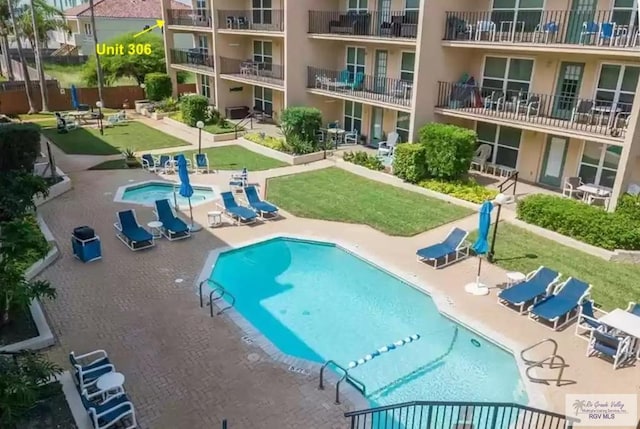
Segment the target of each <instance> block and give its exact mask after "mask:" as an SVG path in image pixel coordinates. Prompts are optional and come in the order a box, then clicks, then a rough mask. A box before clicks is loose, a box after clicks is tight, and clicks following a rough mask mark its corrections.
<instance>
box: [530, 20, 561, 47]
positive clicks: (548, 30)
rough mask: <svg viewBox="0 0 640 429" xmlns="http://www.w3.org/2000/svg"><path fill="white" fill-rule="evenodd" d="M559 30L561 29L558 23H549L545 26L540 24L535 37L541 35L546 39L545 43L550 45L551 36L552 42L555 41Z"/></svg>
mask: <svg viewBox="0 0 640 429" xmlns="http://www.w3.org/2000/svg"><path fill="white" fill-rule="evenodd" d="M559 30H560V27H559V26H558V23H557V22H554V21H549V22H546V23H544V24H538V25H537V26H536V28H535V30H534V36H535V35H538V34H540V35H542V36H543V38H544V43H549V36H552V37H553V39H552V41H555V36H556V35H557V34H558V31H559Z"/></svg>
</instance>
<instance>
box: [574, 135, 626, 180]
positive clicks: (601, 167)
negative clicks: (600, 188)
mask: <svg viewBox="0 0 640 429" xmlns="http://www.w3.org/2000/svg"><path fill="white" fill-rule="evenodd" d="M588 143H593V144H598V145H600V148H601V149H600V159H599V160H598V165H594V164H589V163H588V162H583V161H582V158H583V157H584V151H585V149H586V147H587V144H588ZM609 146H618V145H608V144H605V143H599V142H589V141H588V140H585V141H584V142H583V143H582V148H581V149H580V159H579V161H578V166H577V169H576V176H577V175H580V169H581V167H582V166H583V165H586V166H588V167H594V168H595V169H596V177H595V180H594V181H595V184H596V185H599V184H600V180H601V179H602V171H603V170H608V171H614V172H615V173H616V178H617V177H618V173H619V170H620V164H619V163H618V167H617V168H616V169H615V170H614V169H613V168H609V167H605V166H604V159H605V155H606V153H607V148H608V147H609Z"/></svg>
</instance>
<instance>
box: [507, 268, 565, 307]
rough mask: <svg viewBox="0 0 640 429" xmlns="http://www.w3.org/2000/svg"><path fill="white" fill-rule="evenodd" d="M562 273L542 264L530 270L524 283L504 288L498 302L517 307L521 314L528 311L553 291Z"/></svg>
mask: <svg viewBox="0 0 640 429" xmlns="http://www.w3.org/2000/svg"><path fill="white" fill-rule="evenodd" d="M561 276H562V274H560V273H557V272H555V271H553V270H551V269H549V268H547V267H543V266H540V267H538V269H537V270H535V271H532V272H530V273H529V274H527V276H526V277H525V279H524V281H523V282H522V283H518V284H516V285H514V286H511V287H510V288H508V289H504V290H502V291H501V292H500V293H499V294H498V304H502V305H504V306H505V307H510V308H511V307H516V308H517V309H518V312H519V313H520V314H523V313H526V309H527V308H528V307H529V306H530V305H531V304H535V303H536V302H537V301H538V300H539V299H541V298H543V297H544V296H545V295H548V294H550V293H551V291H552V289H553V287H554V286H555V285H556V284H557V283H558V281H559V280H560V277H561Z"/></svg>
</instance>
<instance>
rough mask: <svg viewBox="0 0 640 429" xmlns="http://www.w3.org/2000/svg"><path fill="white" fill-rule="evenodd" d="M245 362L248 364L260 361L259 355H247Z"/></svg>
mask: <svg viewBox="0 0 640 429" xmlns="http://www.w3.org/2000/svg"><path fill="white" fill-rule="evenodd" d="M247 360H248V361H249V362H258V361H259V360H260V355H259V354H258V353H249V354H248V355H247Z"/></svg>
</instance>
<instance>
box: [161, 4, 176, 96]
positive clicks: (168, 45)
mask: <svg viewBox="0 0 640 429" xmlns="http://www.w3.org/2000/svg"><path fill="white" fill-rule="evenodd" d="M161 5H162V19H163V20H164V24H165V25H164V28H163V31H162V38H163V39H164V57H165V60H166V61H165V62H166V64H167V74H168V75H169V76H170V77H171V87H172V91H171V95H172V96H173V97H177V96H178V80H177V73H176V72H175V71H174V70H173V69H172V68H171V67H170V64H171V49H173V31H171V30H169V29H168V28H167V24H168V23H167V16H168V13H167V10H168V9H171V1H170V0H161Z"/></svg>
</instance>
